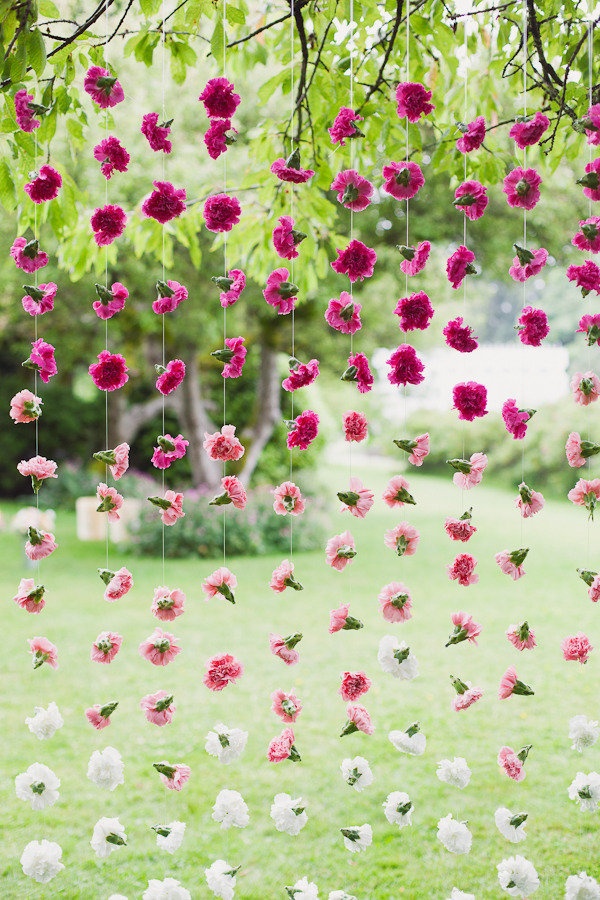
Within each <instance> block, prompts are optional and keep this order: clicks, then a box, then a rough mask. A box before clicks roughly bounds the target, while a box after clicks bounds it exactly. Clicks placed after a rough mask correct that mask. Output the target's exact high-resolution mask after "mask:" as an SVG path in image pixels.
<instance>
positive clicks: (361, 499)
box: [336, 475, 374, 568]
mask: <svg viewBox="0 0 600 900" xmlns="http://www.w3.org/2000/svg"><path fill="white" fill-rule="evenodd" d="M373 498H374V494H373V491H370V490H369V489H368V488H366V487H364V485H363V483H362V481H361V480H360V478H357V477H356V476H354V475H353V476H352V478H351V479H350V488H349V490H347V491H339V492H338V499H339V500H341V501H342V507H341V510H340V512H344V511H345V510H348V512H349V513H351V514H352V515H353V516H355V517H356V518H357V519H364V517H365V516H366V514H367V513H368V512H369V510H370V509H371V507H372V506H373ZM336 568H337V566H336Z"/></svg>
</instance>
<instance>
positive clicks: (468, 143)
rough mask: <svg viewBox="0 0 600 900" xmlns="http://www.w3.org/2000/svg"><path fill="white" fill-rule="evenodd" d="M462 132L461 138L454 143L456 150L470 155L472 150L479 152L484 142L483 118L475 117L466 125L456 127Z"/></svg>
mask: <svg viewBox="0 0 600 900" xmlns="http://www.w3.org/2000/svg"><path fill="white" fill-rule="evenodd" d="M458 127H459V128H460V130H461V131H462V137H461V138H459V139H458V140H457V142H456V149H457V150H460V152H461V153H471V151H472V150H479V148H480V147H481V145H482V144H483V142H484V140H485V119H484V118H483V116H477V118H476V119H474V120H473V121H472V122H469V124H468V125H459V126H458Z"/></svg>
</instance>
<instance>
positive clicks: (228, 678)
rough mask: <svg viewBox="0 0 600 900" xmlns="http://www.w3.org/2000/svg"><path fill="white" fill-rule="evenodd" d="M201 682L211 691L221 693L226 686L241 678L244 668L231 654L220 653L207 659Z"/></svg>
mask: <svg viewBox="0 0 600 900" xmlns="http://www.w3.org/2000/svg"><path fill="white" fill-rule="evenodd" d="M204 668H205V670H206V671H205V673H204V678H203V679H202V681H203V682H204V684H205V685H206V687H207V688H208V689H209V690H211V691H215V692H216V691H222V690H223V689H224V688H226V687H227V685H228V684H234V683H235V682H236V681H237V680H238V679H239V678H241V677H242V674H243V672H244V667H243V666H242V664H241V662H240V661H239V659H236V658H235V656H232V655H231V653H221V654H220V655H217V656H211V657H210V659H207V661H206V663H205V665H204Z"/></svg>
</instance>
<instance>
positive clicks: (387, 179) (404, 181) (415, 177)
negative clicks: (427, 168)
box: [381, 161, 425, 200]
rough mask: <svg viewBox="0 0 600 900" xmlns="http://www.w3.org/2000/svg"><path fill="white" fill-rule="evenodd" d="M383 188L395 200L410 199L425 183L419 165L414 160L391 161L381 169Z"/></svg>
mask: <svg viewBox="0 0 600 900" xmlns="http://www.w3.org/2000/svg"><path fill="white" fill-rule="evenodd" d="M381 174H382V175H383V179H384V183H383V190H384V191H385V192H386V194H390V196H391V197H394V198H395V199H396V200H411V199H412V198H413V197H415V196H416V195H417V194H418V192H419V191H420V190H421V188H422V187H423V185H424V184H425V179H424V177H423V172H422V171H421V167H420V166H418V165H417V163H414V162H408V161H406V162H402V163H397V162H391V163H388V165H385V166H384V167H383V169H382V171H381Z"/></svg>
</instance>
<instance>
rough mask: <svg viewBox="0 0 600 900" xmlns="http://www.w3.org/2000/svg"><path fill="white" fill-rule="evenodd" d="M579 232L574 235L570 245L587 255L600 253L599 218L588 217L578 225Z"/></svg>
mask: <svg viewBox="0 0 600 900" xmlns="http://www.w3.org/2000/svg"><path fill="white" fill-rule="evenodd" d="M579 227H580V229H581V230H580V231H578V232H577V234H575V235H574V237H573V238H572V240H571V243H572V244H573V246H574V247H577V249H578V250H583V251H584V252H587V253H598V252H599V251H600V216H590V217H589V218H587V219H583V220H582V221H581V222H580V223H579Z"/></svg>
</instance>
